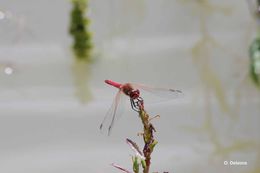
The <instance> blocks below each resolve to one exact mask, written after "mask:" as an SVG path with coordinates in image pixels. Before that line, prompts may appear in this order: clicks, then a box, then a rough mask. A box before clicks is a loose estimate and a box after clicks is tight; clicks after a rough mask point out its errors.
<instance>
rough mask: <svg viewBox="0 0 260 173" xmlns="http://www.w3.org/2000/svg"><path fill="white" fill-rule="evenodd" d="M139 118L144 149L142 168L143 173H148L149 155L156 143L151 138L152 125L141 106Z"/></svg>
mask: <svg viewBox="0 0 260 173" xmlns="http://www.w3.org/2000/svg"><path fill="white" fill-rule="evenodd" d="M139 108H140V111H139V116H140V118H141V120H142V124H143V130H144V131H143V140H144V148H143V153H144V157H145V163H146V166H145V167H143V173H149V169H150V165H151V154H152V152H153V148H154V147H155V145H156V144H157V141H156V140H155V139H154V137H153V132H154V131H155V129H154V127H153V125H152V124H151V123H150V121H149V119H150V116H149V115H148V114H147V113H146V111H145V110H144V107H143V105H142V106H141V105H140V106H139Z"/></svg>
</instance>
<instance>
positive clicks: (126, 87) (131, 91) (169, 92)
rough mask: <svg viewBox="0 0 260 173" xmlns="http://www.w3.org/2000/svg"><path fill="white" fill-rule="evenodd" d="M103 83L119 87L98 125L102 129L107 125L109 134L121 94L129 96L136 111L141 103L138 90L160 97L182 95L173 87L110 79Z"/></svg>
mask: <svg viewBox="0 0 260 173" xmlns="http://www.w3.org/2000/svg"><path fill="white" fill-rule="evenodd" d="M105 83H107V84H108V85H111V86H113V87H116V88H118V89H119V91H118V92H117V94H116V97H115V99H114V101H113V104H112V106H111V108H110V109H109V111H108V112H107V114H106V116H105V117H104V119H103V121H102V123H101V125H100V130H103V129H104V127H105V126H107V127H108V135H109V134H110V132H111V130H112V127H113V125H114V123H115V120H116V118H117V114H118V107H119V103H120V101H121V97H122V95H126V96H128V97H129V98H130V103H131V107H132V109H133V110H135V111H137V112H138V111H139V109H140V106H142V105H143V99H142V97H141V96H140V90H145V91H148V92H150V93H153V94H155V95H158V96H160V97H166V98H177V97H179V96H181V95H183V94H182V92H181V91H180V90H175V89H166V88H155V87H150V86H146V85H142V84H134V83H125V84H121V83H117V82H114V81H111V80H105Z"/></svg>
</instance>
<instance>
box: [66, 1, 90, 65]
mask: <svg viewBox="0 0 260 173" xmlns="http://www.w3.org/2000/svg"><path fill="white" fill-rule="evenodd" d="M71 3H72V5H73V8H72V10H71V14H70V29H69V31H70V34H71V35H72V37H73V46H72V48H73V52H74V55H75V57H76V58H78V59H82V60H87V61H88V60H90V58H91V51H92V47H93V45H92V41H91V34H90V32H89V23H90V20H89V19H88V18H87V17H86V12H87V10H88V0H72V1H71Z"/></svg>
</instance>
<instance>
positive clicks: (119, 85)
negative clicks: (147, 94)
mask: <svg viewBox="0 0 260 173" xmlns="http://www.w3.org/2000/svg"><path fill="white" fill-rule="evenodd" d="M105 82H106V83H107V84H108V85H112V86H113V87H116V88H118V89H120V88H121V86H122V84H120V83H117V82H114V81H112V80H105Z"/></svg>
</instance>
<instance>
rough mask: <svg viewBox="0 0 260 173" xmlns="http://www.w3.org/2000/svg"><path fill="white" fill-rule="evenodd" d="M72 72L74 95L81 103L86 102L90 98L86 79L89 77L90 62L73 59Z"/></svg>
mask: <svg viewBox="0 0 260 173" xmlns="http://www.w3.org/2000/svg"><path fill="white" fill-rule="evenodd" d="M72 72H73V76H74V82H75V88H76V91H75V95H76V96H77V97H78V99H79V101H80V102H81V103H87V102H89V101H90V100H91V99H92V94H91V91H90V89H89V84H88V81H89V79H90V64H89V62H88V61H84V60H81V59H78V58H75V59H74V63H73V65H72Z"/></svg>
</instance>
